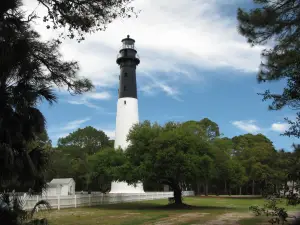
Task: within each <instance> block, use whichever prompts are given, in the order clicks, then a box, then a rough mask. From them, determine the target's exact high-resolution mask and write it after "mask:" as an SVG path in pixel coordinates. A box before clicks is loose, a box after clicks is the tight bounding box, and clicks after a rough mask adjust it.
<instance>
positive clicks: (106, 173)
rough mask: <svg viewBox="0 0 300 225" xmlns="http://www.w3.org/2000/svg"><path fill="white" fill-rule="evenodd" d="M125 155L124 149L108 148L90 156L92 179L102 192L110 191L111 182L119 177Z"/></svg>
mask: <svg viewBox="0 0 300 225" xmlns="http://www.w3.org/2000/svg"><path fill="white" fill-rule="evenodd" d="M125 160H126V159H125V157H124V154H123V152H122V150H114V149H113V148H106V149H103V150H102V151H99V152H97V153H96V154H94V155H91V156H89V158H88V162H89V164H90V167H91V171H92V172H91V179H92V181H93V183H95V184H96V185H94V186H97V187H98V188H99V190H100V191H101V192H102V193H106V192H108V191H110V188H111V182H112V181H114V180H117V179H118V176H117V174H119V173H120V172H119V171H118V169H119V168H120V167H121V166H123V165H124V163H125Z"/></svg>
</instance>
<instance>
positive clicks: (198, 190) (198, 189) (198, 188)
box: [197, 182, 201, 195]
mask: <svg viewBox="0 0 300 225" xmlns="http://www.w3.org/2000/svg"><path fill="white" fill-rule="evenodd" d="M197 194H198V195H201V193H200V184H199V182H197Z"/></svg>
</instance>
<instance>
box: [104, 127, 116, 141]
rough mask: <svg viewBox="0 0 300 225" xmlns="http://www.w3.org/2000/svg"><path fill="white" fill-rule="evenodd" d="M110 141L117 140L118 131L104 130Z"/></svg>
mask: <svg viewBox="0 0 300 225" xmlns="http://www.w3.org/2000/svg"><path fill="white" fill-rule="evenodd" d="M102 131H103V132H104V133H105V134H106V135H107V136H108V137H109V138H110V139H115V135H116V131H115V130H106V129H104V130H102Z"/></svg>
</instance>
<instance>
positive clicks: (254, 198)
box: [195, 195, 264, 200]
mask: <svg viewBox="0 0 300 225" xmlns="http://www.w3.org/2000/svg"><path fill="white" fill-rule="evenodd" d="M195 197H196V198H208V199H212V198H219V199H243V200H258V199H264V197H251V196H238V197H235V196H217V195H216V196H211V195H210V196H203V195H197V196H195Z"/></svg>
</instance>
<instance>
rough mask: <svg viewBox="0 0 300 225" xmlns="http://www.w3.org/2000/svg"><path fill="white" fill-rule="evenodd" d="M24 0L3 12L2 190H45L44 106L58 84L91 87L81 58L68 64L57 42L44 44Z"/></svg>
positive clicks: (76, 88)
mask: <svg viewBox="0 0 300 225" xmlns="http://www.w3.org/2000/svg"><path fill="white" fill-rule="evenodd" d="M20 6H21V1H16V0H14V1H6V0H5V1H2V2H1V7H0V8H1V10H0V23H1V30H0V37H1V38H0V49H1V60H0V74H1V76H0V108H1V110H0V155H1V157H0V191H1V192H3V190H4V189H7V188H10V187H19V188H20V189H23V190H25V191H28V189H29V188H30V189H32V190H33V191H36V192H40V191H41V190H42V189H43V188H44V187H45V183H46V181H45V179H44V173H45V170H46V169H47V166H48V164H49V157H48V152H47V149H48V148H49V143H48V145H46V144H45V143H44V144H43V143H38V142H39V138H40V137H41V135H43V132H45V122H46V121H45V118H44V116H43V114H42V113H41V112H40V110H39V107H38V106H39V104H40V103H41V102H42V101H46V102H48V103H49V104H53V103H54V102H56V100H57V98H56V95H55V94H54V87H66V88H67V89H68V90H69V91H70V93H72V94H81V93H83V92H86V91H89V90H91V88H92V87H93V86H92V84H91V82H90V81H89V80H87V79H84V78H79V77H78V76H77V75H76V72H77V70H78V65H77V63H76V62H72V61H71V62H65V61H63V60H62V57H61V55H60V53H59V51H58V48H59V45H58V44H57V43H56V42H54V41H48V42H43V41H41V40H40V35H39V34H38V33H37V32H35V31H34V30H33V29H32V28H31V26H30V23H29V22H30V21H31V20H32V19H33V17H32V16H29V17H28V20H26V19H25V18H24V13H23V11H22V10H21V8H20Z"/></svg>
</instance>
